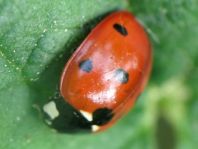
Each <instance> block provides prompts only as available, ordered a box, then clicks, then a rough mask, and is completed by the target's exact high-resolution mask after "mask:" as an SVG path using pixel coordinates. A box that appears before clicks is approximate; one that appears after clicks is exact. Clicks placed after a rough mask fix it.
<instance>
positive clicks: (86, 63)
mask: <svg viewBox="0 0 198 149" xmlns="http://www.w3.org/2000/svg"><path fill="white" fill-rule="evenodd" d="M78 66H79V68H80V69H81V70H82V71H85V72H90V71H91V70H92V68H93V65H92V61H91V60H89V59H87V60H83V61H81V62H80V63H79V65H78Z"/></svg>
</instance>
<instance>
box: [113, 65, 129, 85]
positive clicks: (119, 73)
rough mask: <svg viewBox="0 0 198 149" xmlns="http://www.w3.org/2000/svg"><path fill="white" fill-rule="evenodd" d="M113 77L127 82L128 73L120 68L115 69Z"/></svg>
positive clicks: (121, 81)
mask: <svg viewBox="0 0 198 149" xmlns="http://www.w3.org/2000/svg"><path fill="white" fill-rule="evenodd" d="M114 77H115V78H116V80H118V81H119V82H120V83H123V84H125V83H127V82H128V80H129V74H128V73H127V72H126V71H124V70H123V69H121V68H119V69H117V70H116V71H115V73H114Z"/></svg>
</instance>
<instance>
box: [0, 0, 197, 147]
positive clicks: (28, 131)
mask: <svg viewBox="0 0 198 149" xmlns="http://www.w3.org/2000/svg"><path fill="white" fill-rule="evenodd" d="M197 6H198V1H197V0H188V1H186V0H172V1H170V0H160V1H159V0H152V1H149V0H141V1H138V0H129V1H127V0H125V1H123V0H116V1H115V0H108V1H106V0H83V1H82V0H74V1H71V0H54V1H52V0H49V1H40V0H9V1H8V0H0V118H1V120H0V149H35V148H37V149H65V148H67V149H78V148H82V149H101V148H104V149H106V148H107V149H196V148H197V146H198V85H197V84H198V69H197V67H198V41H197V40H198V27H197V25H198V9H197ZM117 9H127V10H129V11H131V12H133V13H134V14H135V16H136V17H137V19H138V20H139V21H140V22H141V23H142V24H143V26H144V27H145V29H146V31H147V32H148V35H149V36H150V39H151V42H152V45H153V53H154V64H153V71H152V75H151V79H150V82H149V84H148V86H147V88H146V90H145V92H144V93H143V94H142V96H141V97H140V99H139V100H138V101H137V104H136V105H135V107H134V109H133V110H132V111H131V112H130V113H129V114H128V115H127V116H125V117H124V118H123V119H122V120H120V121H119V122H118V123H117V124H116V125H115V126H114V127H112V128H111V129H109V130H107V131H105V132H103V133H99V134H92V135H91V134H88V135H82V134H81V135H69V134H64V135H63V134H58V133H55V132H54V131H52V130H50V129H49V128H48V127H46V125H45V124H44V123H43V120H42V117H41V113H40V106H41V105H42V104H43V103H45V102H46V101H47V100H49V99H50V98H52V97H54V96H56V90H57V87H58V82H59V77H60V74H61V71H62V69H63V66H64V63H65V61H66V59H67V58H68V57H69V55H70V54H71V53H72V51H74V50H75V49H76V47H78V46H79V44H80V43H81V42H82V40H83V38H84V37H86V35H87V34H88V32H89V31H90V30H91V28H93V27H94V25H95V24H97V23H98V22H99V20H101V19H102V17H103V16H104V15H105V14H106V13H109V12H111V11H113V10H117Z"/></svg>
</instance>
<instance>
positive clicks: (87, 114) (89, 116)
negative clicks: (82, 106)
mask: <svg viewBox="0 0 198 149" xmlns="http://www.w3.org/2000/svg"><path fill="white" fill-rule="evenodd" d="M80 113H81V114H82V115H83V116H84V117H85V118H86V119H87V120H88V121H90V122H91V121H92V120H93V115H92V114H91V113H89V112H86V111H83V110H80Z"/></svg>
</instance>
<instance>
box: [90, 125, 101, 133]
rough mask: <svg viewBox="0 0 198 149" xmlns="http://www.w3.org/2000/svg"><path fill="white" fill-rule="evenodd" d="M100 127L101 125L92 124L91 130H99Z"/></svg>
mask: <svg viewBox="0 0 198 149" xmlns="http://www.w3.org/2000/svg"><path fill="white" fill-rule="evenodd" d="M99 129H100V127H99V126H98V125H92V126H91V130H92V131H93V132H96V131H98V130H99Z"/></svg>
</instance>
